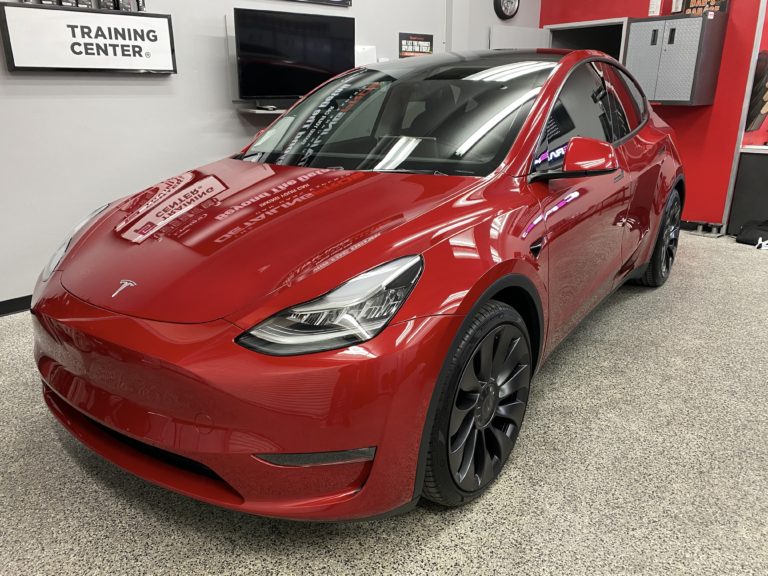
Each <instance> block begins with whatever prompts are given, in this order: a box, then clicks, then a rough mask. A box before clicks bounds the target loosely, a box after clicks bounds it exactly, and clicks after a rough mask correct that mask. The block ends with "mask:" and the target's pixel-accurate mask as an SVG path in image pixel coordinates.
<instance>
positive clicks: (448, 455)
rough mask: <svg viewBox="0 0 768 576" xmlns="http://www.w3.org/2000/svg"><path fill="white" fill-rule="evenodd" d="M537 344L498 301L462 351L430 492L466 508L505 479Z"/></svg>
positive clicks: (448, 386) (436, 438)
mask: <svg viewBox="0 0 768 576" xmlns="http://www.w3.org/2000/svg"><path fill="white" fill-rule="evenodd" d="M531 370H532V366H531V343H530V338H529V336H528V330H527V328H526V325H525V322H524V321H523V319H522V318H521V316H520V315H519V314H518V313H517V312H516V311H515V310H514V309H513V308H511V307H510V306H507V305H506V304H503V303H501V302H496V301H491V302H489V303H487V304H485V305H484V306H483V307H482V308H481V309H480V311H479V312H478V313H477V314H476V315H475V317H474V318H473V321H472V324H471V325H470V326H469V328H468V329H467V330H466V332H465V334H464V336H463V338H462V339H461V341H460V343H459V346H458V347H457V348H456V350H455V351H454V353H453V355H452V357H451V359H450V365H449V370H448V372H447V375H446V377H445V378H444V379H442V380H441V381H440V382H438V386H441V387H442V391H441V393H440V397H439V400H438V407H437V413H436V416H435V422H434V425H433V429H432V432H431V434H430V446H429V454H428V456H427V470H426V478H425V482H424V491H423V495H424V496H425V497H426V498H428V499H429V500H432V501H433V502H437V503H438V504H443V505H446V506H459V505H461V504H464V503H466V502H469V501H470V500H473V499H474V498H477V497H478V496H479V495H480V494H482V493H483V492H484V491H485V490H486V489H487V488H488V486H490V485H491V483H492V482H493V481H494V480H495V479H496V478H497V477H498V476H499V474H500V473H501V469H502V468H503V466H504V464H505V463H506V461H507V459H508V458H509V455H510V453H511V452H512V448H513V447H514V445H515V441H516V440H517V436H518V434H519V433H520V427H521V426H522V424H523V417H524V416H525V409H526V406H527V404H528V391H529V388H530V382H531Z"/></svg>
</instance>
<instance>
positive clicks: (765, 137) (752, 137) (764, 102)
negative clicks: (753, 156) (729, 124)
mask: <svg viewBox="0 0 768 576" xmlns="http://www.w3.org/2000/svg"><path fill="white" fill-rule="evenodd" d="M766 48H768V47H764V49H762V50H760V52H759V53H758V55H757V64H756V66H755V76H754V80H753V82H752V92H750V96H749V109H748V110H747V123H746V126H745V127H744V140H743V141H742V146H743V147H745V148H747V149H750V148H752V149H754V148H760V149H768V49H766Z"/></svg>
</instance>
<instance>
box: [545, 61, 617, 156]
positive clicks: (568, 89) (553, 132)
mask: <svg viewBox="0 0 768 576" xmlns="http://www.w3.org/2000/svg"><path fill="white" fill-rule="evenodd" d="M575 136H583V137H585V138H595V139H597V140H602V141H604V142H610V141H611V139H612V131H611V124H610V118H609V109H608V106H607V104H606V100H605V90H604V88H603V82H602V80H601V79H600V77H599V76H598V75H597V73H596V72H595V70H594V68H593V67H592V66H591V65H581V66H579V67H578V68H576V69H575V70H574V71H573V72H572V73H571V75H570V76H569V77H568V80H566V82H565V84H564V85H563V89H562V90H561V92H560V96H559V97H558V99H557V101H556V102H555V105H554V106H553V108H552V113H551V114H550V116H549V119H548V120H547V127H546V132H545V135H544V139H543V142H542V146H541V148H540V150H539V152H538V153H537V155H536V158H535V160H534V169H535V170H538V171H542V170H559V169H561V168H562V166H563V159H564V158H565V150H566V148H567V147H568V142H570V140H571V138H573V137H575Z"/></svg>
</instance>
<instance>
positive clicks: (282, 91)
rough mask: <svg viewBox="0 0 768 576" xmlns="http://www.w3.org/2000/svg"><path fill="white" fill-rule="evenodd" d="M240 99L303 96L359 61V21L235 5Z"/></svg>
mask: <svg viewBox="0 0 768 576" xmlns="http://www.w3.org/2000/svg"><path fill="white" fill-rule="evenodd" d="M235 37H236V43H237V63H238V65H237V71H238V80H239V91H240V98H241V99H242V100H255V99H261V98H299V97H301V96H303V95H304V94H306V93H307V92H309V91H311V90H312V89H313V88H315V87H316V86H318V85H319V84H322V83H323V82H325V81H326V80H328V79H329V78H332V77H333V76H335V75H337V74H340V73H341V72H344V71H346V70H349V69H350V68H354V66H355V20H354V18H345V17H339V16H317V15H311V14H292V13H288V12H272V11H266V10H244V9H235Z"/></svg>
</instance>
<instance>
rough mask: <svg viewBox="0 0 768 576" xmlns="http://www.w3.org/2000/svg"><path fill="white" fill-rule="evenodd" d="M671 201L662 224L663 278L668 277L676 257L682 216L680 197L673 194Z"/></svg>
mask: <svg viewBox="0 0 768 576" xmlns="http://www.w3.org/2000/svg"><path fill="white" fill-rule="evenodd" d="M672 200H673V202H672V204H671V205H670V206H669V209H668V212H667V219H666V221H665V222H664V236H663V237H662V238H663V239H662V242H663V245H664V255H663V257H662V260H661V273H662V275H663V276H669V273H670V272H671V271H672V265H673V264H674V263H675V257H676V256H677V246H678V243H679V242H680V217H681V215H682V206H681V205H680V196H679V195H677V194H675V196H674V198H673V199H672Z"/></svg>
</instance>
